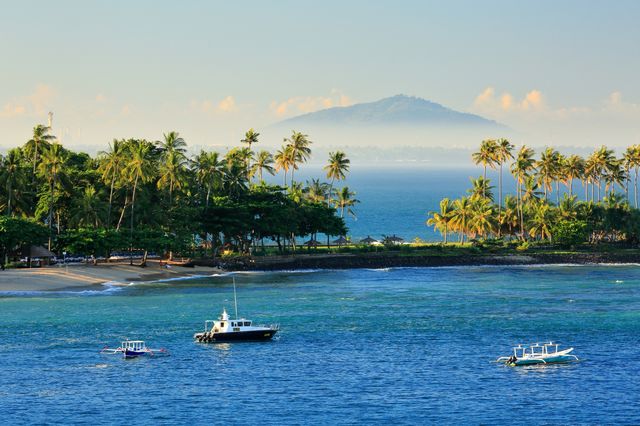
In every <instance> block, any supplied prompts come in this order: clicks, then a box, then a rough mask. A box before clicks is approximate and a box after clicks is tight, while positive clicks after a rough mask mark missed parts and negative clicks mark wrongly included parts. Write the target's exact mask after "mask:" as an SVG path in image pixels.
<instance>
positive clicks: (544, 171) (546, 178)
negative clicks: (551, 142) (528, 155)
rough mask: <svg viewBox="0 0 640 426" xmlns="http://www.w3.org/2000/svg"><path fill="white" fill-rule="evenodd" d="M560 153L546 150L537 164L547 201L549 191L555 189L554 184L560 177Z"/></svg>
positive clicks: (549, 149) (550, 149) (551, 149)
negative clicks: (558, 176)
mask: <svg viewBox="0 0 640 426" xmlns="http://www.w3.org/2000/svg"><path fill="white" fill-rule="evenodd" d="M559 164H560V153H559V152H558V151H556V150H554V149H553V148H547V149H545V150H544V151H543V152H542V154H541V155H540V160H538V161H537V162H536V163H535V166H536V169H537V170H538V179H539V180H540V183H541V184H542V187H543V188H544V199H545V200H547V195H548V191H551V190H552V189H553V186H552V183H553V181H554V180H555V179H556V177H557V175H558V166H559Z"/></svg>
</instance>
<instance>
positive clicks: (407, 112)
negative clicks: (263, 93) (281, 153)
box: [274, 94, 507, 129]
mask: <svg viewBox="0 0 640 426" xmlns="http://www.w3.org/2000/svg"><path fill="white" fill-rule="evenodd" d="M274 125H275V126H285V125H333V126H352V125H387V126H393V125H414V126H425V127H440V126H462V127H469V128H473V127H495V128H504V129H506V128H507V126H505V125H504V124H502V123H499V122H496V121H494V120H490V119H487V118H484V117H482V116H480V115H476V114H471V113H467V112H460V111H456V110H453V109H451V108H447V107H445V106H443V105H441V104H439V103H436V102H432V101H429V100H426V99H424V98H419V97H415V96H407V95H403V94H399V95H395V96H391V97H388V98H383V99H380V100H377V101H373V102H364V103H358V104H354V105H350V106H338V107H331V108H326V109H322V110H319V111H314V112H309V113H306V114H302V115H298V116H295V117H291V118H288V119H285V120H282V121H280V122H277V123H275V124H274Z"/></svg>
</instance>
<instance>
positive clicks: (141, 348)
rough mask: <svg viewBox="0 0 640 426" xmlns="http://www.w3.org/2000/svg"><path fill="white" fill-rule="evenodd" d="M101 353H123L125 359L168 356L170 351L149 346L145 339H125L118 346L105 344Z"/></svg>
mask: <svg viewBox="0 0 640 426" xmlns="http://www.w3.org/2000/svg"><path fill="white" fill-rule="evenodd" d="M100 353H101V354H105V355H118V354H122V357H123V358H125V359H131V358H137V357H140V356H168V355H169V352H167V350H166V349H164V348H162V349H151V348H148V347H147V345H146V344H145V343H144V341H143V340H125V341H124V342H122V343H121V344H120V347H118V348H115V349H114V348H109V347H107V346H105V347H104V348H103V349H102V350H101V351H100Z"/></svg>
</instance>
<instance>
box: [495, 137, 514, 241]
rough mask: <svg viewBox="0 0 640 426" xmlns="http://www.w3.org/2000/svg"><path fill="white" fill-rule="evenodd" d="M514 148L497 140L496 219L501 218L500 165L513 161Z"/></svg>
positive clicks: (505, 142)
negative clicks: (498, 168) (498, 171)
mask: <svg viewBox="0 0 640 426" xmlns="http://www.w3.org/2000/svg"><path fill="white" fill-rule="evenodd" d="M513 148H514V146H513V145H511V142H509V141H508V140H507V139H504V138H503V139H498V141H497V142H496V148H495V154H494V155H495V160H494V161H495V162H496V163H497V164H498V165H499V166H500V175H499V180H498V188H499V190H498V218H500V217H501V216H502V165H503V164H504V163H505V162H507V161H509V160H511V159H513V154H512V153H511V152H512V151H513ZM498 236H500V228H498Z"/></svg>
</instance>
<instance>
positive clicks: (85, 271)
mask: <svg viewBox="0 0 640 426" xmlns="http://www.w3.org/2000/svg"><path fill="white" fill-rule="evenodd" d="M217 272H221V270H220V269H218V268H212V267H205V266H202V267H198V266H196V267H182V266H175V265H172V266H171V267H170V268H166V267H162V266H160V264H159V262H157V261H148V262H147V266H146V267H144V268H143V267H140V266H136V265H133V266H132V265H129V264H128V263H126V264H124V263H109V264H107V263H100V264H98V265H87V264H79V265H68V266H66V267H65V266H57V265H55V266H48V267H42V268H24V269H7V270H4V271H0V292H23V291H43V292H46V291H84V290H92V289H94V288H95V287H96V286H100V285H104V284H112V285H114V286H126V285H128V284H130V283H133V282H142V281H161V280H170V279H175V278H182V277H190V276H197V275H212V274H214V273H217Z"/></svg>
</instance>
